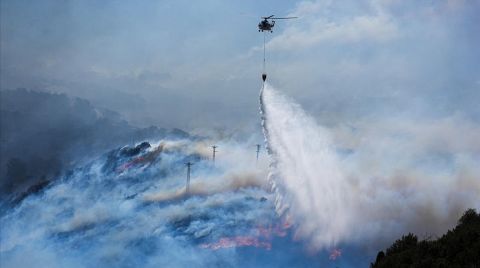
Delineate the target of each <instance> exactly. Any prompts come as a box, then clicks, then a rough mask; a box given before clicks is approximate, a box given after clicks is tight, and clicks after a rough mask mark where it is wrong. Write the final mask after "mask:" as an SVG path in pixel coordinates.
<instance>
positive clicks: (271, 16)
mask: <svg viewBox="0 0 480 268" xmlns="http://www.w3.org/2000/svg"><path fill="white" fill-rule="evenodd" d="M274 16H275V15H270V16H268V17H262V19H270V18H273V17H274Z"/></svg>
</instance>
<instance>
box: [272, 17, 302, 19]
mask: <svg viewBox="0 0 480 268" xmlns="http://www.w3.org/2000/svg"><path fill="white" fill-rule="evenodd" d="M270 19H272V20H290V19H298V17H285V18H276V17H271V18H270Z"/></svg>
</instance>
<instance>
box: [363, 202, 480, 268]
mask: <svg viewBox="0 0 480 268" xmlns="http://www.w3.org/2000/svg"><path fill="white" fill-rule="evenodd" d="M371 267H372V268H377V267H389V268H391V267H449V268H450V267H472V268H474V267H475V268H480V213H477V212H476V211H475V210H474V209H468V210H467V211H466V212H465V213H464V214H463V216H462V217H461V218H460V220H459V221H458V224H457V226H456V227H455V228H454V229H453V230H449V231H448V232H447V233H446V234H444V235H443V236H442V237H441V238H439V239H437V240H433V241H418V239H417V237H416V236H415V235H413V234H408V235H406V236H403V237H402V238H401V239H399V240H397V241H395V243H393V245H391V246H390V247H389V248H388V249H387V250H386V251H385V252H383V251H380V252H379V253H378V255H377V259H376V260H375V263H372V264H371Z"/></svg>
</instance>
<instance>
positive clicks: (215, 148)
mask: <svg viewBox="0 0 480 268" xmlns="http://www.w3.org/2000/svg"><path fill="white" fill-rule="evenodd" d="M217 148H218V146H217V145H213V146H212V149H213V158H212V159H213V164H214V165H215V153H216V152H218V151H217Z"/></svg>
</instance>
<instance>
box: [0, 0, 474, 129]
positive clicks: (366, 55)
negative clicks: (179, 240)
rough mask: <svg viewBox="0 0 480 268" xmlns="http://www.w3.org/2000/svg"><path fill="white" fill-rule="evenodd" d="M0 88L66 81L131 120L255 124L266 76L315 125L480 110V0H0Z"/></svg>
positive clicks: (466, 114)
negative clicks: (270, 20)
mask: <svg viewBox="0 0 480 268" xmlns="http://www.w3.org/2000/svg"><path fill="white" fill-rule="evenodd" d="M0 12H1V47H0V52H1V55H0V57H1V64H0V67H1V69H0V71H1V83H0V87H1V89H2V90H5V89H15V88H28V89H36V90H44V91H50V92H64V93H67V94H69V95H71V96H78V97H82V98H85V99H88V100H90V101H91V102H92V103H93V104H94V105H96V106H97V107H102V108H107V109H111V110H114V111H117V112H119V113H121V114H122V115H123V116H124V117H125V118H126V119H127V120H128V121H129V122H130V123H132V124H134V125H138V126H148V125H157V126H160V127H179V128H183V129H186V130H190V131H194V130H196V129H215V130H225V129H228V130H229V131H245V132H248V131H250V130H251V129H258V124H259V118H258V92H259V89H260V87H261V80H260V74H261V72H262V45H263V36H262V35H263V34H262V33H259V32H258V31H257V24H258V22H259V18H260V17H261V16H265V15H271V14H275V15H277V16H285V15H292V16H298V17H299V19H296V20H289V21H278V22H277V24H276V25H275V28H274V32H273V33H268V34H267V35H266V37H267V72H268V75H269V78H268V79H269V81H270V82H271V83H272V84H273V85H275V86H276V87H277V88H278V89H279V90H281V91H283V92H284V93H285V94H286V95H289V96H291V97H293V98H294V99H295V100H296V101H298V102H299V103H300V104H301V105H302V106H303V107H304V108H305V110H306V111H307V112H308V113H310V114H312V115H313V116H314V117H315V118H316V120H318V121H319V122H320V123H322V124H326V125H338V124H345V125H349V124H357V122H363V121H365V120H366V121H369V122H378V121H379V120H380V121H381V120H386V121H388V120H390V119H391V118H401V119H402V121H404V120H407V121H415V122H417V121H419V120H426V121H431V120H443V119H448V118H452V117H453V118H460V119H461V120H463V121H467V122H469V123H472V124H475V125H477V124H478V122H479V121H480V108H478V103H480V93H479V92H480V52H479V50H478V46H479V44H480V34H479V32H478V25H480V16H479V15H478V14H480V1H478V0H448V1H444V0H439V1H412V0H410V1H400V0H383V1H373V0H361V1H353V0H346V1H331V0H330V1H329V0H319V1H273V0H264V1H215V0H206V1H194V2H192V1H141V2H138V1H49V0H48V1H33V2H32V1H22V0H20V1H9V0H4V1H1V11H0Z"/></svg>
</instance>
